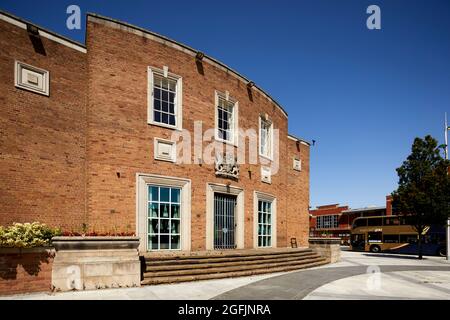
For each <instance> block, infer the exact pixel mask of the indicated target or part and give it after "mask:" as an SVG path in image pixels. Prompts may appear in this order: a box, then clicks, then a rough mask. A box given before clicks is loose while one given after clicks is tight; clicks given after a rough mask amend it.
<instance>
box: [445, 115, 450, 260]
mask: <svg viewBox="0 0 450 320" xmlns="http://www.w3.org/2000/svg"><path fill="white" fill-rule="evenodd" d="M449 130H450V127H449V126H448V122H447V112H446V113H445V130H444V137H445V159H446V160H448V131H449ZM447 170H448V168H447ZM447 173H448V171H447ZM446 229H447V262H449V261H450V217H447V228H446Z"/></svg>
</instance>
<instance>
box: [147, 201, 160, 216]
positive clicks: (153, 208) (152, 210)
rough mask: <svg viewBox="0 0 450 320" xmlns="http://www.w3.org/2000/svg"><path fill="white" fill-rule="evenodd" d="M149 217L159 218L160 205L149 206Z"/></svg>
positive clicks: (152, 204)
mask: <svg viewBox="0 0 450 320" xmlns="http://www.w3.org/2000/svg"><path fill="white" fill-rule="evenodd" d="M148 216H149V217H151V218H157V217H158V204H157V203H151V204H150V205H149V206H148Z"/></svg>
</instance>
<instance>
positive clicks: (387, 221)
mask: <svg viewBox="0 0 450 320" xmlns="http://www.w3.org/2000/svg"><path fill="white" fill-rule="evenodd" d="M384 225H385V226H398V225H400V219H399V218H398V217H388V218H384Z"/></svg>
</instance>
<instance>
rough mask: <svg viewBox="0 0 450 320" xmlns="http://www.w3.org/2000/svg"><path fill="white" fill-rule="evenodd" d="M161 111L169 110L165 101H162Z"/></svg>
mask: <svg viewBox="0 0 450 320" xmlns="http://www.w3.org/2000/svg"><path fill="white" fill-rule="evenodd" d="M161 109H162V111H164V112H168V111H169V104H168V103H167V102H166V101H163V102H162V108H161Z"/></svg>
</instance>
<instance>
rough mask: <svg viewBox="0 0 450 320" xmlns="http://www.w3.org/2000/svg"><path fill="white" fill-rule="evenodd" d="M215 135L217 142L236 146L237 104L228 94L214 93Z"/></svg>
mask: <svg viewBox="0 0 450 320" xmlns="http://www.w3.org/2000/svg"><path fill="white" fill-rule="evenodd" d="M215 105H216V108H215V109H216V117H215V122H216V130H215V132H216V134H215V138H216V140H217V141H222V142H226V143H230V144H233V145H237V141H238V136H237V132H238V110H239V105H238V102H237V101H236V100H234V99H232V98H231V97H229V95H228V94H223V93H221V92H218V91H216V92H215Z"/></svg>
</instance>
